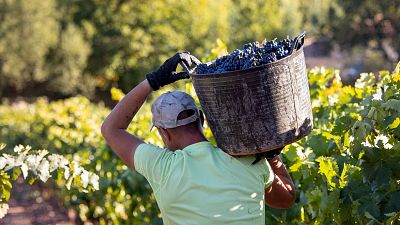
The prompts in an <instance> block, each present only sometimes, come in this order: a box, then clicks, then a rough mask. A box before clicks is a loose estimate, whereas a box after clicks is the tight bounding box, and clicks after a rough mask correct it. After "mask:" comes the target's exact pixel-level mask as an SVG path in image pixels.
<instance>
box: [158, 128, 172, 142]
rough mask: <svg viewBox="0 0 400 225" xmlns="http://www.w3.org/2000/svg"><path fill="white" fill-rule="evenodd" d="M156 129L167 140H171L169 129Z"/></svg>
mask: <svg viewBox="0 0 400 225" xmlns="http://www.w3.org/2000/svg"><path fill="white" fill-rule="evenodd" d="M158 130H159V131H160V133H161V134H162V135H163V136H164V138H165V139H166V140H167V141H171V134H170V133H169V131H168V130H167V129H165V128H162V127H159V128H158Z"/></svg>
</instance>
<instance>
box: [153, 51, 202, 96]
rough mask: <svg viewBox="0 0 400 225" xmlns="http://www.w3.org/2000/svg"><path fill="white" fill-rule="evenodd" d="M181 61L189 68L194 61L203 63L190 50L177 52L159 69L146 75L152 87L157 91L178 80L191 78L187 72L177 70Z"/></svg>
mask: <svg viewBox="0 0 400 225" xmlns="http://www.w3.org/2000/svg"><path fill="white" fill-rule="evenodd" d="M180 62H183V63H185V64H186V66H187V67H189V68H190V67H191V66H192V64H193V63H194V64H196V65H198V64H201V62H200V61H199V60H198V59H197V58H196V57H194V56H192V55H190V53H189V52H182V53H176V54H175V55H174V56H172V57H171V58H169V59H167V61H165V62H164V63H163V64H162V65H161V66H160V68H159V69H158V70H156V71H154V72H151V73H149V74H147V75H146V79H147V80H148V81H149V84H150V86H151V88H152V89H153V90H154V91H155V90H158V89H159V88H160V87H162V86H164V85H167V84H171V83H173V82H175V81H177V80H180V79H185V78H189V74H188V73H187V72H180V73H177V72H176V67H177V66H178V64H179V63H180Z"/></svg>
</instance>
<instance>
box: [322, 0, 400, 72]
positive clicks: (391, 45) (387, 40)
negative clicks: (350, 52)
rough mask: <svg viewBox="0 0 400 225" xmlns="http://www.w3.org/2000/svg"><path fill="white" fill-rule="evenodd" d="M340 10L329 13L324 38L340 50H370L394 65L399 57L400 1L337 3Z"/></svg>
mask: <svg viewBox="0 0 400 225" xmlns="http://www.w3.org/2000/svg"><path fill="white" fill-rule="evenodd" d="M337 5H340V10H332V9H331V10H330V14H329V17H330V18H329V21H328V22H327V23H326V24H327V29H326V30H325V31H324V33H325V34H326V35H330V36H331V37H332V40H333V41H334V42H336V43H338V44H339V45H340V46H341V47H342V48H343V49H352V48H354V47H361V48H364V49H365V48H369V49H372V50H374V51H378V52H380V53H382V57H383V58H384V60H385V61H388V62H391V64H392V65H394V63H397V61H398V59H399V53H400V39H399V38H398V35H399V31H400V22H399V21H400V8H399V5H400V1H399V0H382V1H379V2H377V1H372V0H355V1H344V0H337Z"/></svg>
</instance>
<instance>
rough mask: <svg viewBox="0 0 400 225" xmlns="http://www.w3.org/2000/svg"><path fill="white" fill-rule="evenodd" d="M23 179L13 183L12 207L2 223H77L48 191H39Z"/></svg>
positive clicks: (70, 224)
mask: <svg viewBox="0 0 400 225" xmlns="http://www.w3.org/2000/svg"><path fill="white" fill-rule="evenodd" d="M38 189H39V188H38V187H37V186H36V187H35V186H30V185H28V184H26V183H25V182H24V181H23V180H20V179H19V180H17V181H15V182H14V183H13V188H12V192H11V198H10V201H9V206H10V209H9V210H8V214H7V215H6V216H5V217H4V218H3V219H1V220H0V225H75V222H73V221H72V220H70V219H69V218H71V217H73V215H72V216H71V215H70V217H68V211H67V210H66V209H65V208H63V207H62V205H61V204H60V203H58V202H57V201H56V200H55V198H54V197H53V198H52V196H51V195H49V194H48V193H47V192H46V191H38ZM70 214H71V212H70Z"/></svg>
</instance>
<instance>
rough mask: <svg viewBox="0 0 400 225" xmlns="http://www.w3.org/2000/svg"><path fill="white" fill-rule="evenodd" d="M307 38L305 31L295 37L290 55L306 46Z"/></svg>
mask: <svg viewBox="0 0 400 225" xmlns="http://www.w3.org/2000/svg"><path fill="white" fill-rule="evenodd" d="M305 36H306V32H305V31H303V32H302V33H301V34H300V35H299V36H297V37H295V38H294V39H293V41H292V43H293V44H292V48H291V49H290V54H292V53H293V52H294V51H297V50H299V49H300V48H301V47H303V45H304V38H305Z"/></svg>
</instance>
